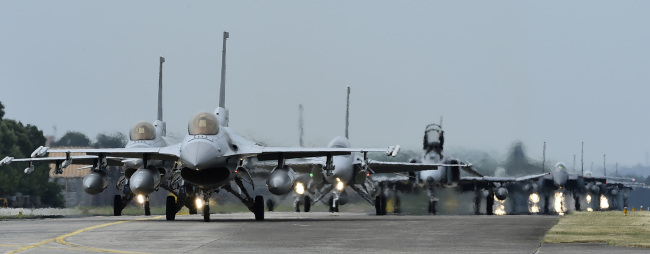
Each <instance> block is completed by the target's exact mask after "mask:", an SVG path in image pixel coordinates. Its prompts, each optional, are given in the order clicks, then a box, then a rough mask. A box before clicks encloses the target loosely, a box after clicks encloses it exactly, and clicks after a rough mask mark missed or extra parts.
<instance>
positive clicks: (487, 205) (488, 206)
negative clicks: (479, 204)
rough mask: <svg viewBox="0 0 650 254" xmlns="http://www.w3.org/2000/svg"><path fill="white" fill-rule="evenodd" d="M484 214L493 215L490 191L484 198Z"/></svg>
mask: <svg viewBox="0 0 650 254" xmlns="http://www.w3.org/2000/svg"><path fill="white" fill-rule="evenodd" d="M485 214H487V215H494V195H492V193H490V194H488V196H487V197H486V198H485Z"/></svg>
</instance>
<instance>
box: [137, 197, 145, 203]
mask: <svg viewBox="0 0 650 254" xmlns="http://www.w3.org/2000/svg"><path fill="white" fill-rule="evenodd" d="M138 203H140V204H142V203H144V196H143V195H138Z"/></svg>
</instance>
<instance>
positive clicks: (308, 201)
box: [305, 196, 311, 213]
mask: <svg viewBox="0 0 650 254" xmlns="http://www.w3.org/2000/svg"><path fill="white" fill-rule="evenodd" d="M310 209H311V198H310V197H309V196H305V212H306V213H308V212H309V210H310Z"/></svg>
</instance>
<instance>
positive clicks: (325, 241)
mask: <svg viewBox="0 0 650 254" xmlns="http://www.w3.org/2000/svg"><path fill="white" fill-rule="evenodd" d="M176 218H177V220H176V221H166V220H165V219H164V216H149V217H146V216H122V217H113V216H95V217H73V218H56V219H34V220H7V221H0V229H2V238H1V239H0V250H1V251H2V252H4V253H89V252H90V253H92V252H108V253H214V252H221V253H224V252H225V253H288V252H289V253H294V252H297V253H343V252H345V253H350V252H359V253H370V252H372V253H404V252H411V253H413V252H415V253H496V252H498V253H535V252H537V253H557V252H571V251H576V253H581V252H577V251H579V250H581V251H582V252H584V251H585V248H589V247H590V246H592V247H593V246H595V247H593V249H594V250H607V251H608V252H611V251H621V250H623V251H625V250H628V248H614V247H612V248H614V249H607V248H604V249H603V248H602V245H584V246H583V245H570V244H565V245H562V244H560V245H550V246H549V247H548V251H546V252H545V251H544V249H545V246H542V247H541V248H540V241H541V239H542V237H543V236H544V234H545V232H546V231H547V230H548V229H550V228H551V227H552V226H553V225H555V223H556V222H557V219H558V217H557V216H539V215H535V216H391V215H388V216H374V215H368V214H365V213H327V212H312V213H294V212H273V213H266V220H265V221H261V222H259V221H254V219H253V214H252V213H235V214H212V221H211V222H207V223H206V222H203V220H202V219H203V218H202V216H200V215H184V216H177V217H176ZM572 246H574V247H572ZM598 246H601V247H598ZM605 247H609V246H605ZM629 250H630V251H632V252H635V251H636V250H637V249H629ZM638 251H645V250H643V249H638ZM603 253H605V252H603Z"/></svg>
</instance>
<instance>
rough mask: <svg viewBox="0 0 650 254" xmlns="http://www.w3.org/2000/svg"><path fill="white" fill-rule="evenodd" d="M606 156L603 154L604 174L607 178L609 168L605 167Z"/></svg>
mask: <svg viewBox="0 0 650 254" xmlns="http://www.w3.org/2000/svg"><path fill="white" fill-rule="evenodd" d="M605 156H606V155H605V154H603V174H604V175H605V177H607V168H606V167H605V161H606V157H605Z"/></svg>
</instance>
